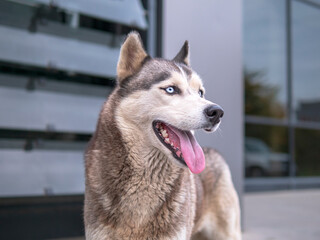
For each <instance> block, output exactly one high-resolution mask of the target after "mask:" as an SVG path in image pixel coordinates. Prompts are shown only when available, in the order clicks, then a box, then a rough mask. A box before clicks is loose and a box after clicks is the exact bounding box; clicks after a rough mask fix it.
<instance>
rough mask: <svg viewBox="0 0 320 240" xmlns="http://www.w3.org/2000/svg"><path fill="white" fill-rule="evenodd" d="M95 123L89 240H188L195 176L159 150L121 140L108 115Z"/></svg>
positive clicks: (88, 159)
mask: <svg viewBox="0 0 320 240" xmlns="http://www.w3.org/2000/svg"><path fill="white" fill-rule="evenodd" d="M109 104H110V105H112V101H111V103H110V102H109ZM108 108H109V110H110V107H108V106H107V107H106V108H105V109H106V111H108ZM101 114H102V115H103V114H104V112H102V113H101ZM100 118H102V119H103V120H104V121H103V122H100V123H99V125H98V128H97V131H96V134H95V136H94V137H93V139H92V141H91V144H90V147H89V149H88V151H87V153H86V176H87V177H86V199H85V201H86V208H85V215H86V218H85V219H86V225H88V226H90V228H87V229H86V233H87V236H90V238H89V237H88V239H189V238H190V236H191V230H192V226H193V224H194V223H193V222H194V217H195V202H196V193H195V185H194V176H193V175H191V173H190V172H189V171H187V170H185V169H181V168H177V167H175V166H173V164H172V163H171V162H170V161H168V160H167V159H166V156H165V155H164V154H163V153H162V152H160V151H159V150H156V149H150V150H149V151H143V149H140V148H139V145H134V144H130V142H128V140H127V139H123V136H122V135H121V134H120V132H119V130H118V128H117V125H116V123H115V120H114V119H113V118H112V117H110V114H109V113H108V114H106V115H105V116H100ZM131 145H132V147H130V146H131ZM128 146H129V147H128ZM134 146H136V147H134ZM187 229H188V230H187ZM94 232H96V234H95V233H94ZM98 235H99V236H98ZM102 236H103V237H102ZM128 236H130V237H129V238H128Z"/></svg>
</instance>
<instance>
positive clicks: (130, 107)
mask: <svg viewBox="0 0 320 240" xmlns="http://www.w3.org/2000/svg"><path fill="white" fill-rule="evenodd" d="M117 84H118V86H117V89H118V90H117V94H118V95H120V98H121V100H120V101H119V102H120V103H119V106H118V108H117V112H116V119H117V122H118V123H120V131H121V132H122V133H123V134H126V135H130V136H129V138H131V140H132V141H131V140H130V139H129V140H128V139H127V140H128V141H131V144H135V143H134V141H137V139H138V141H140V142H143V144H145V145H146V147H153V148H157V149H159V150H160V151H162V152H164V153H165V154H166V155H167V156H168V157H169V159H170V160H172V161H173V162H175V163H176V164H178V165H179V166H182V167H186V166H188V167H189V169H190V170H191V172H193V173H200V172H201V171H202V170H203V169H204V167H205V159H204V154H203V151H202V148H201V147H200V146H199V144H198V143H197V141H196V139H195V137H194V135H193V131H192V130H197V129H204V130H206V131H209V132H211V131H215V130H216V129H217V128H218V127H219V124H220V119H221V117H222V116H223V110H222V108H221V107H220V106H218V105H217V104H214V103H212V102H210V101H208V100H206V99H205V98H204V93H205V89H204V87H203V85H202V81H201V79H200V77H199V76H198V75H197V74H196V73H195V72H194V71H193V70H192V69H191V68H190V61H189V45H188V42H187V41H186V42H185V43H184V45H183V47H182V48H181V50H180V52H179V53H178V54H177V55H176V57H175V58H174V59H173V60H165V59H159V58H151V57H150V56H148V55H147V53H146V52H145V50H144V49H143V46H142V42H141V39H140V36H139V35H138V34H137V33H135V32H133V33H131V34H129V35H128V37H127V39H126V40H125V42H124V44H123V45H122V47H121V52H120V57H119V61H118V66H117ZM128 133H129V134H128Z"/></svg>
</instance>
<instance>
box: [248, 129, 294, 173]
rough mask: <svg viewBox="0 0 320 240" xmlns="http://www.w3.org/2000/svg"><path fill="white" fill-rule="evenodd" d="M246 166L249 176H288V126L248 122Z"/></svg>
mask: <svg viewBox="0 0 320 240" xmlns="http://www.w3.org/2000/svg"><path fill="white" fill-rule="evenodd" d="M245 167H246V176H247V177H266V176H287V175H288V172H289V171H288V169H289V154H288V131H287V128H286V127H278V126H266V125H254V124H246V137H245Z"/></svg>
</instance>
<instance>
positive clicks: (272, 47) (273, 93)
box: [243, 0, 287, 118]
mask: <svg viewBox="0 0 320 240" xmlns="http://www.w3.org/2000/svg"><path fill="white" fill-rule="evenodd" d="M243 36H244V68H245V69H244V75H245V76H244V79H245V104H246V105H245V112H246V114H249V115H257V116H267V117H276V118H284V117H285V116H286V113H285V107H286V99H287V94H286V45H285V43H286V21H285V1H284V0H259V1H256V0H245V1H244V33H243Z"/></svg>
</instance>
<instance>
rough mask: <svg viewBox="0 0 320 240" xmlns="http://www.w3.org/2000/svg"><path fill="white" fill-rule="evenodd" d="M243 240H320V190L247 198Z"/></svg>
mask: <svg viewBox="0 0 320 240" xmlns="http://www.w3.org/2000/svg"><path fill="white" fill-rule="evenodd" d="M244 212H245V214H244V225H245V231H244V234H243V240H319V239H320V189H316V190H294V191H277V192H263V193H247V194H245V196H244Z"/></svg>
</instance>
